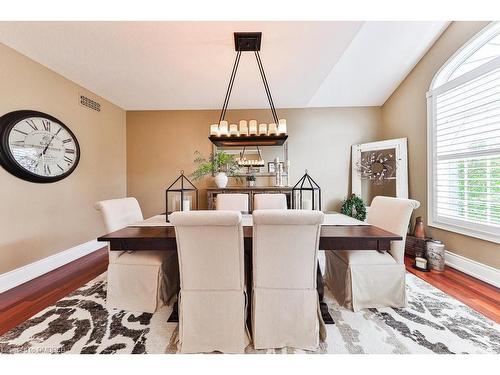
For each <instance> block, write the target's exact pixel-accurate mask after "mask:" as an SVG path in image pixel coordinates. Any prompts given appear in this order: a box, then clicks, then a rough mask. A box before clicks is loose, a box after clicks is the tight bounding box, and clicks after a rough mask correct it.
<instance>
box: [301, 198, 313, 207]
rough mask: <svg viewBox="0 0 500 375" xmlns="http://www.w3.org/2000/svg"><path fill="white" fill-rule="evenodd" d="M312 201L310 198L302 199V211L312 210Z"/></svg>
mask: <svg viewBox="0 0 500 375" xmlns="http://www.w3.org/2000/svg"><path fill="white" fill-rule="evenodd" d="M312 208H313V207H312V199H311V197H302V209H303V210H312Z"/></svg>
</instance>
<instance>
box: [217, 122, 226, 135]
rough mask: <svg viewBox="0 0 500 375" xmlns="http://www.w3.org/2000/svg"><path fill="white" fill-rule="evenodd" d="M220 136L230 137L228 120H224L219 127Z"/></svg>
mask: <svg viewBox="0 0 500 375" xmlns="http://www.w3.org/2000/svg"><path fill="white" fill-rule="evenodd" d="M219 135H221V136H222V135H225V136H227V135H228V125H227V121H226V120H222V121H221V122H220V125H219Z"/></svg>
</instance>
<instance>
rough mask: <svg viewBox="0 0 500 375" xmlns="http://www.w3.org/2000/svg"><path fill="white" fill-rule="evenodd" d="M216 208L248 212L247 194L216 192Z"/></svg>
mask: <svg viewBox="0 0 500 375" xmlns="http://www.w3.org/2000/svg"><path fill="white" fill-rule="evenodd" d="M215 209H216V210H225V211H239V212H243V213H247V212H248V194H217V198H216V201H215Z"/></svg>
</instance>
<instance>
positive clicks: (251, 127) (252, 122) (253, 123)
mask: <svg viewBox="0 0 500 375" xmlns="http://www.w3.org/2000/svg"><path fill="white" fill-rule="evenodd" d="M248 126H249V130H250V135H257V120H250V122H249V123H248Z"/></svg>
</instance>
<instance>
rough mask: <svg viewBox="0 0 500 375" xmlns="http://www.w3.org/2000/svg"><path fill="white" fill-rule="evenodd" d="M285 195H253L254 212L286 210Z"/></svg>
mask: <svg viewBox="0 0 500 375" xmlns="http://www.w3.org/2000/svg"><path fill="white" fill-rule="evenodd" d="M287 208H288V207H287V204H286V195H285V194H281V193H276V194H255V195H254V196H253V209H254V210H274V209H276V210H286V209H287Z"/></svg>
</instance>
